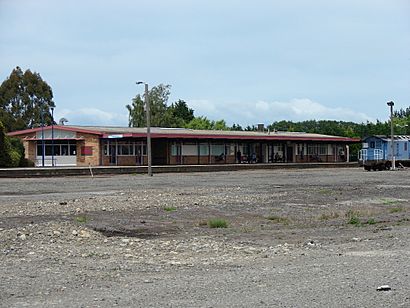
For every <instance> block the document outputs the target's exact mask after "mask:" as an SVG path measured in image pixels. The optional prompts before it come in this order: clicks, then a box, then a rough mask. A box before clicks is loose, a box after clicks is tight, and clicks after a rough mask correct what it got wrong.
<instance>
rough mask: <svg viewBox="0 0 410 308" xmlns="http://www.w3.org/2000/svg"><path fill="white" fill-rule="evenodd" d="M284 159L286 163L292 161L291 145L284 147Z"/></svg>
mask: <svg viewBox="0 0 410 308" xmlns="http://www.w3.org/2000/svg"><path fill="white" fill-rule="evenodd" d="M286 159H287V162H288V163H293V146H287V147H286Z"/></svg>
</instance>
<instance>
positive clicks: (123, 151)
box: [117, 142, 134, 156]
mask: <svg viewBox="0 0 410 308" xmlns="http://www.w3.org/2000/svg"><path fill="white" fill-rule="evenodd" d="M117 152H118V155H122V156H132V155H134V143H133V142H125V143H119V144H118V146H117Z"/></svg>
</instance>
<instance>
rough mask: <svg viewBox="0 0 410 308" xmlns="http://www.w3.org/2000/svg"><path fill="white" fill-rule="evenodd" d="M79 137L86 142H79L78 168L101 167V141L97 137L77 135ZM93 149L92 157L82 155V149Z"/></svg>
mask: <svg viewBox="0 0 410 308" xmlns="http://www.w3.org/2000/svg"><path fill="white" fill-rule="evenodd" d="M77 137H83V138H84V140H81V141H77V166H88V165H91V166H99V165H100V155H101V153H100V139H99V137H98V136H97V135H92V134H84V133H81V134H80V133H77ZM83 146H88V147H92V152H93V154H92V155H81V147H83Z"/></svg>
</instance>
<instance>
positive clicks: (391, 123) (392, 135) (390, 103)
mask: <svg viewBox="0 0 410 308" xmlns="http://www.w3.org/2000/svg"><path fill="white" fill-rule="evenodd" d="M387 106H389V107H390V133H391V134H390V135H391V164H392V166H391V168H392V170H395V169H396V157H395V156H394V130H393V127H394V125H393V106H394V103H393V102H392V101H390V102H387Z"/></svg>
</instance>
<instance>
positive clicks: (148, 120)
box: [137, 81, 152, 176]
mask: <svg viewBox="0 0 410 308" xmlns="http://www.w3.org/2000/svg"><path fill="white" fill-rule="evenodd" d="M137 84H144V85H145V97H144V99H145V108H146V114H147V156H148V175H149V176H152V154H151V111H150V105H149V97H148V84H147V83H146V82H143V81H137Z"/></svg>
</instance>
